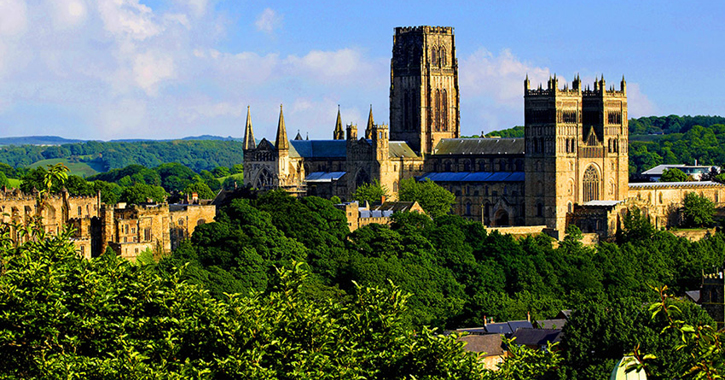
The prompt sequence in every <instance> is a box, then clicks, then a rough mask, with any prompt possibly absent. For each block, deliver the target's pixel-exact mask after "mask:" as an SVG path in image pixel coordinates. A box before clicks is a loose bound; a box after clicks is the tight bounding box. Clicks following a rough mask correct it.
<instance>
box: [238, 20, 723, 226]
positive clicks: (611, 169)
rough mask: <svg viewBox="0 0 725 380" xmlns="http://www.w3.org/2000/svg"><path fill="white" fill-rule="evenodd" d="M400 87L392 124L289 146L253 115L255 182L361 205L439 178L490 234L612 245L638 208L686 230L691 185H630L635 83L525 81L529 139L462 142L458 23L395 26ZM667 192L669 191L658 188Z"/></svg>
mask: <svg viewBox="0 0 725 380" xmlns="http://www.w3.org/2000/svg"><path fill="white" fill-rule="evenodd" d="M390 76H391V83H390V127H389V128H388V127H387V126H386V125H384V124H376V123H375V122H374V120H373V114H372V109H371V110H370V115H369V117H368V123H367V126H366V128H365V132H364V133H361V135H360V136H358V128H357V125H355V124H348V125H347V128H346V134H345V139H344V140H343V139H342V137H343V130H342V120H341V117H340V112H339V110H338V117H337V120H336V124H335V127H334V131H333V138H334V139H333V140H325V141H320V140H318V141H302V140H300V141H298V140H293V141H288V140H287V137H286V136H287V132H286V127H285V125H284V116H283V115H282V112H281V110H280V123H279V124H278V128H277V139H276V142H275V144H272V143H271V142H269V141H267V140H266V139H262V140H261V142H260V143H259V144H258V145H257V144H256V141H255V140H254V135H253V131H252V126H251V118H250V116H249V113H248V114H247V125H246V129H245V137H244V148H245V150H244V165H245V178H244V181H245V184H246V185H249V186H252V187H255V188H259V189H271V188H284V189H286V190H287V191H289V192H291V193H293V194H296V195H300V196H301V195H319V196H323V197H332V196H338V197H340V198H341V199H342V200H350V199H351V196H352V194H353V193H354V191H355V189H356V188H357V186H360V185H361V184H363V183H369V182H372V181H374V180H379V181H380V183H381V184H382V185H384V186H386V187H387V188H388V190H389V191H390V195H391V199H393V200H395V199H396V198H397V192H398V186H399V183H400V181H401V180H403V179H406V178H413V177H414V178H416V179H417V180H421V181H423V180H428V179H429V180H432V181H434V182H436V183H438V184H439V185H441V186H443V187H444V188H446V189H448V190H449V191H451V192H452V193H454V194H455V195H456V203H455V205H454V206H453V211H454V212H455V213H456V214H458V215H461V216H463V217H466V218H468V219H471V220H480V221H481V222H482V223H484V224H485V225H487V226H496V227H502V226H524V225H526V226H546V228H545V230H546V231H547V233H550V234H552V235H553V236H554V237H557V238H560V237H563V233H564V231H565V230H566V226H567V225H568V224H572V223H573V224H576V225H577V226H579V227H580V228H581V229H582V231H584V232H585V233H596V234H598V235H599V236H600V237H601V238H603V239H610V238H612V237H613V236H614V233H615V232H616V230H617V228H619V226H620V222H621V217H622V216H623V215H624V213H626V212H627V210H628V209H630V208H632V207H639V208H642V209H643V212H644V213H645V214H646V215H648V216H649V217H650V218H651V220H652V221H653V223H654V225H655V226H656V227H666V226H672V225H675V224H677V223H678V222H679V220H680V216H679V212H680V209H681V205H682V200H683V198H684V196H685V194H686V193H688V192H690V191H695V190H693V189H690V187H691V186H693V185H691V183H686V184H670V185H665V186H664V187H662V186H661V185H655V187H646V186H645V187H642V186H641V185H639V184H632V185H630V184H629V154H628V152H627V149H628V127H629V126H628V106H627V83H626V82H625V80H624V77H623V78H622V80H621V81H620V82H619V85H618V88H617V89H615V88H614V86H610V87H609V88H607V83H606V81H605V80H604V77H603V76H602V77H601V78H597V80H596V81H595V82H594V83H593V85H592V86H591V87H588V86H587V87H586V88H585V87H584V86H583V84H582V82H581V80H580V79H579V77H577V78H575V79H574V81H573V82H572V83H571V85H569V84H564V85H563V87H562V86H560V84H559V79H558V78H557V77H556V76H554V77H553V78H549V81H548V83H547V85H546V87H543V86H542V85H539V86H538V87H532V86H531V84H530V82H529V79H528V77H527V78H526V79H525V81H524V118H525V123H524V125H525V127H524V131H525V137H524V138H523V139H506V138H476V139H471V138H465V139H462V138H460V125H459V120H460V117H459V115H460V111H459V104H460V98H459V93H458V62H457V59H456V48H455V35H454V31H453V28H450V27H431V26H420V27H405V28H396V29H395V35H394V37H393V57H392V59H391V71H390ZM658 186H659V187H658ZM698 186H701V187H698V188H697V190H696V191H698V192H700V193H701V194H704V195H706V196H708V197H709V198H710V199H712V200H713V201H714V202H715V203H716V204H717V205H718V207H723V206H725V204H723V196H725V193H723V191H725V187H724V186H723V185H720V184H715V183H712V182H707V183H705V182H703V183H701V185H698Z"/></svg>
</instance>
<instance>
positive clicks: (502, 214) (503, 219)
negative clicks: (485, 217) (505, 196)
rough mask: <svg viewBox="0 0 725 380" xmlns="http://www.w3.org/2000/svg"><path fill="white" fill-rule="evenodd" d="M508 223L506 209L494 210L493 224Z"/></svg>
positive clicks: (502, 224)
mask: <svg viewBox="0 0 725 380" xmlns="http://www.w3.org/2000/svg"><path fill="white" fill-rule="evenodd" d="M509 224H510V223H509V213H508V212H506V210H498V211H496V216H495V217H494V225H495V226H508V225H509Z"/></svg>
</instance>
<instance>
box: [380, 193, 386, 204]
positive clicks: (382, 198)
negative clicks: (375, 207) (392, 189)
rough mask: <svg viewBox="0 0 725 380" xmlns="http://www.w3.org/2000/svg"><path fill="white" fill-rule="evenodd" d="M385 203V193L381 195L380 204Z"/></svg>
mask: <svg viewBox="0 0 725 380" xmlns="http://www.w3.org/2000/svg"><path fill="white" fill-rule="evenodd" d="M383 203H385V195H383V196H382V197H380V204H383Z"/></svg>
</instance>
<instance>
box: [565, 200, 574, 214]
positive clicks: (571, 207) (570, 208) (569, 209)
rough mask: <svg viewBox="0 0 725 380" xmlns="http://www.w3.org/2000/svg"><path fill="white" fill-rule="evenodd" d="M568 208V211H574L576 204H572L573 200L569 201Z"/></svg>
mask: <svg viewBox="0 0 725 380" xmlns="http://www.w3.org/2000/svg"><path fill="white" fill-rule="evenodd" d="M566 209H567V211H568V212H569V213H570V214H571V213H572V211H574V205H572V204H571V202H569V203H568V204H567V205H566Z"/></svg>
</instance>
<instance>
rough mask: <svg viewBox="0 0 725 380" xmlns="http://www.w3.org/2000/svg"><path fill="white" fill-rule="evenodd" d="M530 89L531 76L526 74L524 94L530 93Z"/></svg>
mask: <svg viewBox="0 0 725 380" xmlns="http://www.w3.org/2000/svg"><path fill="white" fill-rule="evenodd" d="M530 87H531V82H529V74H526V79H525V80H524V94H525V93H526V92H528V91H529V88H530Z"/></svg>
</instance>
